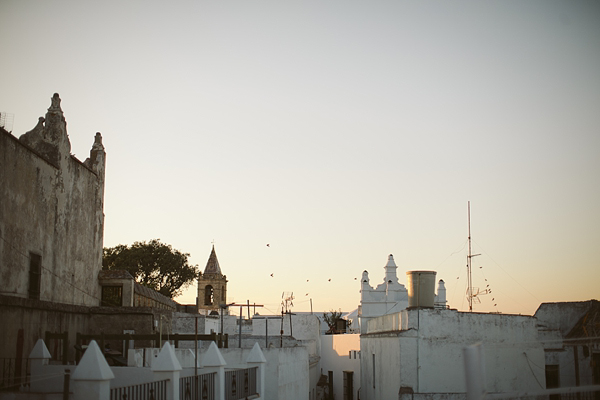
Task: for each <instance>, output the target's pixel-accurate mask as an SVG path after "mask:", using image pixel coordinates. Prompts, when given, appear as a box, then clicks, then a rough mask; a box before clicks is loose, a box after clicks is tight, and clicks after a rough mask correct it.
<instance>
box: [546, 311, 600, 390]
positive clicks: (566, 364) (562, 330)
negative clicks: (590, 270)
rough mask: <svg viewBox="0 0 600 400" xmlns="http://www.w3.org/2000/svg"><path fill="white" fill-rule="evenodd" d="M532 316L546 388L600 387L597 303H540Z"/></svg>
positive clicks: (599, 330)
mask: <svg viewBox="0 0 600 400" xmlns="http://www.w3.org/2000/svg"><path fill="white" fill-rule="evenodd" d="M534 316H535V317H536V318H537V320H538V331H539V337H540V341H541V342H542V344H543V346H544V350H545V354H546V360H545V372H546V387H547V388H548V389H553V388H565V387H574V386H589V385H600V302H599V301H598V300H588V301H572V302H560V303H542V304H541V305H540V307H539V308H538V309H537V311H536V312H535V314H534ZM596 396H599V397H600V393H596Z"/></svg>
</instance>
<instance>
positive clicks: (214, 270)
mask: <svg viewBox="0 0 600 400" xmlns="http://www.w3.org/2000/svg"><path fill="white" fill-rule="evenodd" d="M204 273H205V274H219V275H223V274H222V273H221V267H220V266H219V260H217V253H216V252H215V245H214V244H213V247H212V251H211V252H210V257H208V262H207V263H206V268H204Z"/></svg>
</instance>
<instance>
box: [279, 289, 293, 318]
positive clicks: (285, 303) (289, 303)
mask: <svg viewBox="0 0 600 400" xmlns="http://www.w3.org/2000/svg"><path fill="white" fill-rule="evenodd" d="M293 300H294V292H283V293H281V312H282V313H284V314H288V313H290V312H291V311H292V307H294V301H293Z"/></svg>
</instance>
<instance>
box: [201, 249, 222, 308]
mask: <svg viewBox="0 0 600 400" xmlns="http://www.w3.org/2000/svg"><path fill="white" fill-rule="evenodd" d="M226 303H227V276H225V275H223V273H222V272H221V267H220V266H219V260H218V259H217V253H216V252H215V246H214V244H213V247H212V251H211V252H210V256H209V257H208V262H207V263H206V268H204V272H203V273H200V275H199V276H198V297H197V298H196V304H197V306H198V313H199V314H203V315H218V314H220V305H221V304H226Z"/></svg>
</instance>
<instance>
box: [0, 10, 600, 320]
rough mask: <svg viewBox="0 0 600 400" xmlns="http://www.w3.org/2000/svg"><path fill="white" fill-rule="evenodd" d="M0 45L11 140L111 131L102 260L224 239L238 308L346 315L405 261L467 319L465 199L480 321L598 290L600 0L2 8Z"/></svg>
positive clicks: (75, 138)
mask: <svg viewBox="0 0 600 400" xmlns="http://www.w3.org/2000/svg"><path fill="white" fill-rule="evenodd" d="M0 49H1V50H0V51H1V60H2V63H1V66H0V88H1V90H0V112H2V113H8V115H10V117H11V120H10V123H11V126H8V128H10V129H9V130H12V133H13V134H14V135H15V136H20V135H21V134H23V133H25V132H27V131H29V130H31V129H32V128H33V127H34V126H35V125H36V123H37V120H38V117H40V116H43V115H45V113H46V110H47V108H48V107H49V106H50V98H51V97H52V95H53V93H55V92H58V93H59V94H60V96H61V98H62V103H61V106H62V109H63V111H64V114H65V118H66V121H67V129H68V133H69V137H70V140H71V145H72V150H71V151H72V153H73V154H75V156H76V157H77V158H79V159H80V160H84V159H85V158H86V157H88V155H89V151H90V149H91V146H92V144H93V140H94V134H95V133H96V132H101V133H102V136H103V143H104V146H105V148H106V154H107V164H106V184H105V196H104V213H105V229H104V245H105V246H106V247H112V246H115V245H118V244H132V243H133V242H135V241H149V240H151V239H160V240H161V241H163V242H165V243H168V244H171V245H172V246H173V247H174V248H176V249H178V250H180V251H182V252H185V253H189V254H190V262H191V263H192V264H194V265H198V268H199V269H200V270H203V269H204V267H205V265H206V262H207V260H208V257H209V255H210V251H211V248H212V246H213V243H214V246H215V249H216V252H217V256H218V259H219V262H220V266H221V269H222V271H223V273H224V274H225V275H227V279H228V281H229V282H228V299H227V300H228V302H237V303H246V302H247V301H249V302H250V303H253V304H259V305H263V306H264V307H262V309H261V310H257V311H258V312H259V313H262V314H268V313H278V312H280V310H281V300H282V294H284V293H286V294H287V293H293V295H294V297H295V299H294V301H293V303H294V306H293V308H292V310H293V311H310V310H311V307H312V310H313V311H314V312H323V311H329V310H340V309H341V310H342V311H351V310H353V309H355V308H357V306H358V305H359V302H360V277H361V274H362V272H363V271H364V270H366V271H368V272H369V278H370V281H371V284H372V285H373V286H375V285H378V284H379V283H381V282H383V277H384V273H385V271H384V269H383V268H384V266H385V265H386V262H387V257H388V255H389V254H393V255H394V259H395V261H396V264H397V265H398V270H397V271H398V278H399V281H400V283H403V284H406V271H411V270H432V271H436V272H437V275H436V277H437V279H438V280H439V279H443V280H444V281H445V283H446V289H447V299H448V304H449V306H450V307H451V308H456V309H459V310H466V309H468V303H467V301H466V298H465V293H466V287H467V269H466V256H467V251H468V250H467V236H468V223H467V221H468V213H467V203H468V202H470V204H471V235H472V251H473V253H475V254H481V255H480V256H477V257H474V258H473V282H474V286H475V287H478V288H479V289H480V290H484V289H486V288H487V289H491V290H492V293H489V294H482V295H480V296H478V297H477V299H478V300H479V301H480V302H481V303H477V304H475V305H474V310H475V311H481V312H502V313H522V314H533V313H534V312H535V310H536V309H537V308H538V307H539V305H540V303H542V302H558V301H584V300H589V299H599V298H600V286H599V283H600V209H599V206H600V3H599V2H597V1H577V0H575V1H547V0H534V1H527V2H517V1H515V2H505V1H454V2H445V1H419V2H417V1H377V0H375V1H369V2H364V1H336V0H332V1H327V2H321V1H310V0H306V1H293V2H292V1H290V2H279V1H227V2H217V1H174V2H166V1H160V2H159V1H127V2H121V1H111V0H109V1H103V2H79V1H60V0H57V1H27V0H18V1H16V0H15V1H13V0H2V1H0ZM267 244H268V245H269V246H267ZM271 274H273V276H271ZM487 285H489V286H487ZM195 297H196V285H195V284H194V285H192V286H190V287H189V288H188V289H187V290H186V291H185V292H184V294H183V295H182V296H180V297H178V298H177V299H176V300H178V301H179V302H181V303H188V304H189V303H195ZM259 308H260V307H259ZM234 311H235V310H234Z"/></svg>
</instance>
